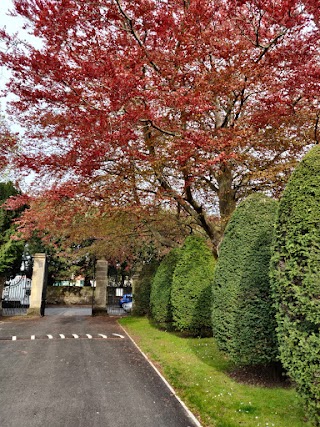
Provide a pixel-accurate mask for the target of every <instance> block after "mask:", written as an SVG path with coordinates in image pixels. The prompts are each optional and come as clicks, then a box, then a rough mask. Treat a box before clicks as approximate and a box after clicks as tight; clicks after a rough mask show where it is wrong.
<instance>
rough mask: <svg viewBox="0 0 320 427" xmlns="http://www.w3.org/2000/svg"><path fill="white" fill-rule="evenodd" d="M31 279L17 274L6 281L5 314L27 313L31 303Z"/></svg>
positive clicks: (3, 309) (3, 298) (3, 301)
mask: <svg viewBox="0 0 320 427" xmlns="http://www.w3.org/2000/svg"><path fill="white" fill-rule="evenodd" d="M30 294H31V279H28V278H27V277H26V276H16V277H15V278H14V279H11V280H8V281H6V283H5V286H4V288H3V292H2V314H3V316H15V315H23V314H27V310H28V308H29V304H30Z"/></svg>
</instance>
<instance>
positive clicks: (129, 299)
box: [119, 294, 132, 307]
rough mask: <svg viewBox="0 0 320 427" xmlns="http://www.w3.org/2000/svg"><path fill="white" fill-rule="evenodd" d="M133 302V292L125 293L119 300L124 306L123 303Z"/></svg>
mask: <svg viewBox="0 0 320 427" xmlns="http://www.w3.org/2000/svg"><path fill="white" fill-rule="evenodd" d="M129 302H132V294H124V295H123V297H122V298H120V300H119V305H120V307H122V304H126V303H129Z"/></svg>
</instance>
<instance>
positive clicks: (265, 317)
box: [212, 194, 277, 365]
mask: <svg viewBox="0 0 320 427" xmlns="http://www.w3.org/2000/svg"><path fill="white" fill-rule="evenodd" d="M276 210H277V202H276V201H275V200H272V199H270V198H268V197H266V196H264V195H262V194H255V195H252V196H249V197H248V198H247V199H246V200H245V201H244V202H242V203H241V204H240V205H239V206H238V208H237V209H236V210H235V211H234V213H233V215H232V217H231V219H230V221H229V223H228V225H227V227H226V230H225V235H224V239H223V241H222V243H221V246H220V251H219V259H218V262H217V266H216V270H215V275H214V284H213V291H212V292H213V307H212V322H213V335H214V336H215V337H216V339H217V342H218V346H219V347H220V349H222V350H223V351H225V352H227V353H228V355H229V356H230V357H231V359H233V360H234V361H235V362H236V363H238V364H241V365H260V364H264V365H266V364H269V363H271V362H274V361H276V357H277V340H276V333H275V328H276V324H275V310H274V308H273V306H272V304H273V301H272V297H271V289H270V281H269V265H270V257H271V243H272V236H273V230H274V222H275V217H276Z"/></svg>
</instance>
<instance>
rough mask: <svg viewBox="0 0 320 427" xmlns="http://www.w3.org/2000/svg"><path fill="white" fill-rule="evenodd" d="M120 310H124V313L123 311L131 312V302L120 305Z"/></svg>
mask: <svg viewBox="0 0 320 427" xmlns="http://www.w3.org/2000/svg"><path fill="white" fill-rule="evenodd" d="M122 308H123V309H124V311H125V312H126V313H130V312H131V310H132V301H131V302H124V303H123V304H122Z"/></svg>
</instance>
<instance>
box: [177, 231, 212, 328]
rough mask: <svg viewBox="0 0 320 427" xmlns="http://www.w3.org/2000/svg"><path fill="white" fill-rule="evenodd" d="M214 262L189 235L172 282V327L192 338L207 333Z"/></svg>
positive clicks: (201, 241) (204, 246)
mask: <svg viewBox="0 0 320 427" xmlns="http://www.w3.org/2000/svg"><path fill="white" fill-rule="evenodd" d="M214 265H215V261H214V258H213V255H212V252H211V250H210V249H209V247H208V246H207V244H206V242H205V240H204V239H202V238H201V237H197V236H189V237H187V239H186V240H185V243H184V245H183V246H182V248H181V252H180V256H179V259H178V262H177V266H176V268H175V271H174V274H173V280H172V291H171V304H172V317H173V325H174V327H175V329H176V330H178V331H185V332H188V333H190V334H192V335H207V334H209V333H211V289H212V281H213V274H214Z"/></svg>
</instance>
